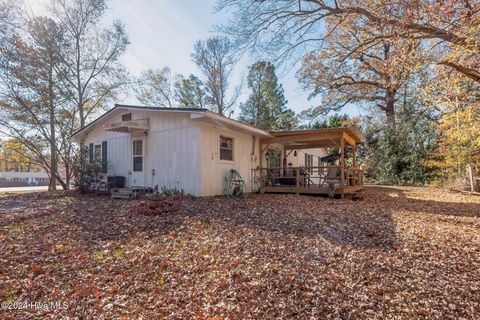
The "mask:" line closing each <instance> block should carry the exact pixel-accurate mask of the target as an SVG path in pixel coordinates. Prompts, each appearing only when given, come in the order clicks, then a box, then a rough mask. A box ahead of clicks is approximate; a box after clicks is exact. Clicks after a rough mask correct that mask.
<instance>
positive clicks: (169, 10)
mask: <svg viewBox="0 0 480 320" xmlns="http://www.w3.org/2000/svg"><path fill="white" fill-rule="evenodd" d="M48 2H49V0H26V3H27V6H29V7H30V8H31V9H32V10H33V11H35V12H39V13H41V12H42V10H43V9H42V8H43V7H45V5H46V4H47V3H48ZM215 2H216V0H110V1H109V3H108V4H109V9H108V12H107V15H106V17H105V23H109V22H111V21H113V19H118V20H120V21H122V22H123V23H124V24H125V27H126V31H127V34H128V35H129V39H130V42H131V44H130V46H129V47H128V49H127V52H126V54H125V55H124V57H123V58H122V60H123V63H124V65H125V66H126V68H127V69H128V70H129V72H130V73H131V74H132V75H134V76H138V75H140V74H141V72H142V71H143V70H146V69H159V68H163V67H165V66H168V67H170V68H171V70H172V71H173V72H174V73H178V74H183V75H188V74H190V73H193V74H196V75H200V72H199V71H198V69H197V68H196V66H195V64H194V63H193V62H192V60H191V53H192V51H193V45H194V43H195V41H197V40H200V39H207V38H208V37H211V36H214V35H215V33H214V32H213V26H215V25H217V24H221V23H222V22H225V21H226V13H225V12H220V13H216V12H214V11H215V10H214V9H215ZM254 61H255V59H254V57H251V56H248V55H247V56H243V57H242V59H240V61H239V62H238V63H237V65H236V66H235V69H234V71H233V73H232V86H231V87H232V88H234V87H237V86H239V85H240V84H241V83H242V82H243V86H242V96H241V97H240V101H242V100H246V99H247V97H248V94H249V92H248V88H247V87H246V82H245V78H246V75H247V70H248V65H249V64H251V63H252V62H254ZM282 69H285V68H282ZM287 69H288V70H289V71H287V72H284V73H282V74H278V76H279V80H280V82H281V83H282V85H283V88H284V90H285V97H286V99H287V100H288V107H289V108H291V109H293V110H294V111H295V112H300V111H302V110H305V109H307V108H309V107H310V106H316V105H318V103H319V100H320V99H318V98H317V99H313V100H311V101H309V100H308V92H305V91H304V90H303V89H302V88H301V85H300V84H299V83H298V80H297V79H296V77H295V72H296V69H295V68H287ZM242 79H243V80H242ZM118 103H127V104H128V103H133V104H134V103H137V101H136V99H135V98H134V97H133V96H129V97H124V98H122V99H121V101H118ZM344 111H345V112H347V113H349V114H350V115H357V114H358V110H357V109H356V108H355V107H350V108H348V109H345V110H344ZM235 115H238V110H237V111H236V112H235Z"/></svg>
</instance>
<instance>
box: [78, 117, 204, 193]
mask: <svg viewBox="0 0 480 320" xmlns="http://www.w3.org/2000/svg"><path fill="white" fill-rule="evenodd" d="M129 112H132V117H133V119H134V120H135V119H145V118H149V122H150V130H149V132H148V135H147V137H146V148H145V151H144V152H145V166H144V172H145V186H146V187H154V186H155V185H158V186H159V187H161V186H166V187H178V188H180V189H184V191H185V192H186V193H189V194H192V195H195V196H200V195H201V188H200V150H199V145H200V143H199V136H200V135H199V128H198V125H197V123H196V122H195V121H192V120H191V119H190V114H188V113H167V112H156V111H151V110H131V111H126V110H122V109H119V110H117V111H115V113H114V114H112V115H111V116H110V117H108V118H107V119H105V120H104V121H101V122H100V123H98V124H96V127H95V128H94V129H93V130H92V131H91V132H90V134H89V135H88V137H87V139H86V141H85V142H86V144H87V145H88V144H89V143H91V142H93V143H95V144H101V142H102V141H105V140H106V141H107V146H108V150H107V157H108V159H107V160H108V174H109V175H120V176H124V177H126V178H127V183H128V185H132V181H130V180H131V174H130V173H131V166H132V158H131V143H132V142H131V139H132V135H130V134H128V133H118V132H109V131H105V125H108V124H110V123H113V122H119V121H121V115H122V114H124V113H129ZM133 136H134V137H135V136H144V134H143V132H138V133H136V134H134V135H133ZM153 170H155V175H153Z"/></svg>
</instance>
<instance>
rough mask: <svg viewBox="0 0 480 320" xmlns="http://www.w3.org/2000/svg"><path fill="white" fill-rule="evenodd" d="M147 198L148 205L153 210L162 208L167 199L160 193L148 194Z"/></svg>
mask: <svg viewBox="0 0 480 320" xmlns="http://www.w3.org/2000/svg"><path fill="white" fill-rule="evenodd" d="M145 196H146V198H147V205H148V206H149V207H150V208H151V209H155V208H158V207H160V206H161V205H162V203H163V201H164V199H165V196H163V195H162V194H161V193H159V192H155V193H147V194H146V195H145Z"/></svg>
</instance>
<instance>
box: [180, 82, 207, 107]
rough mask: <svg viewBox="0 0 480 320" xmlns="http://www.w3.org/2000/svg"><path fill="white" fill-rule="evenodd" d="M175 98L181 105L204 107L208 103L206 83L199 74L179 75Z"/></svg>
mask: <svg viewBox="0 0 480 320" xmlns="http://www.w3.org/2000/svg"><path fill="white" fill-rule="evenodd" d="M175 99H176V101H177V103H178V105H179V106H180V107H183V108H200V109H203V108H205V107H206V104H207V101H206V100H207V97H206V93H205V85H204V84H203V81H202V80H200V79H199V78H198V77H197V76H195V75H193V74H191V75H190V76H188V78H185V77H183V76H179V77H178V79H177V81H176V82H175Z"/></svg>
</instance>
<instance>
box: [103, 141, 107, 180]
mask: <svg viewBox="0 0 480 320" xmlns="http://www.w3.org/2000/svg"><path fill="white" fill-rule="evenodd" d="M102 172H103V173H107V141H103V142H102Z"/></svg>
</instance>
